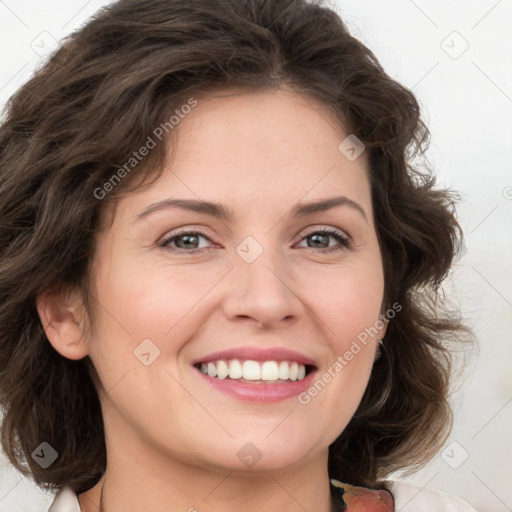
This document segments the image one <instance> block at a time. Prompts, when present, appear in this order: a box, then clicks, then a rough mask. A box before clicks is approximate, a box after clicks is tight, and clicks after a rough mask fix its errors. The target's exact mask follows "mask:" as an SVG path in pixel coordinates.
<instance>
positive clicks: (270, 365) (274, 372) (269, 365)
mask: <svg viewBox="0 0 512 512" xmlns="http://www.w3.org/2000/svg"><path fill="white" fill-rule="evenodd" d="M278 378H279V369H278V367H277V363H276V362H275V361H265V362H264V363H263V365H262V366H261V380H277V379H278Z"/></svg>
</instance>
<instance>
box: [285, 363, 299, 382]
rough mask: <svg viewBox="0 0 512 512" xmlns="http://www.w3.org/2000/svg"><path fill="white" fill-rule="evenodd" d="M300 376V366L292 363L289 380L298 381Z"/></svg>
mask: <svg viewBox="0 0 512 512" xmlns="http://www.w3.org/2000/svg"><path fill="white" fill-rule="evenodd" d="M298 374H299V365H298V364H297V363H292V364H291V366H290V373H289V374H288V378H289V379H290V380H297V376H298Z"/></svg>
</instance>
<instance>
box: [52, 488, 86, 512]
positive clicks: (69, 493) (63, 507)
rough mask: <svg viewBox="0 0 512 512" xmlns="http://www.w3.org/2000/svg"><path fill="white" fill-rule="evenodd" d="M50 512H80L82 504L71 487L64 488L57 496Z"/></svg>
mask: <svg viewBox="0 0 512 512" xmlns="http://www.w3.org/2000/svg"><path fill="white" fill-rule="evenodd" d="M48 512H80V504H79V502H78V497H77V495H76V493H75V492H74V491H73V490H72V489H71V488H70V487H63V488H62V489H61V491H60V492H59V493H58V494H56V495H55V498H54V500H53V503H52V505H51V506H50V508H49V509H48Z"/></svg>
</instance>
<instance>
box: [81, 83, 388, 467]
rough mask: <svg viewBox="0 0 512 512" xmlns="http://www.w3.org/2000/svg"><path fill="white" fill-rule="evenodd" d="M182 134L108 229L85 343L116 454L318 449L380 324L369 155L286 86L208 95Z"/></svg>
mask: <svg viewBox="0 0 512 512" xmlns="http://www.w3.org/2000/svg"><path fill="white" fill-rule="evenodd" d="M187 110H188V109H187ZM173 135H178V137H177V138H174V142H175V143H176V144H177V146H176V149H175V152H174V155H173V160H172V162H171V163H169V164H168V166H167V167H166V169H165V172H164V173H163V175H162V177H161V178H160V179H159V180H158V181H157V182H156V183H154V184H152V185H151V186H150V187H148V188H147V189H140V190H139V191H137V192H135V193H132V194H130V195H127V196H125V197H123V198H122V199H120V200H119V202H118V204H117V207H116V209H115V213H114V217H113V223H112V226H111V227H109V228H108V229H106V230H105V231H104V232H103V233H102V234H101V235H100V237H99V239H98V246H97V253H96V255H95V259H94V265H93V272H94V277H95V283H96V293H97V295H96V296H95V299H96V300H95V301H93V303H94V304H96V306H97V312H98V319H97V324H96V325H95V329H94V332H93V333H92V334H91V335H89V337H88V338H87V347H88V352H89V355H90V358H91V359H92V361H93V363H94V365H95V367H96V369H97V372H98V374H99V377H100V380H101V383H102V386H103V388H104V389H105V390H106V393H104V394H102V395H101V399H102V406H103V411H104V416H105V429H106V434H107V442H108V443H109V449H110V450H111V451H112V450H114V451H115V450H119V451H122V450H124V449H125V446H128V445H129V446H131V452H130V455H129V457H130V458H134V459H138V460H142V457H144V456H147V455H143V454H144V453H145V454H147V453H152V456H153V457H154V458H153V460H156V459H157V458H162V457H164V458H167V459H168V460H173V461H179V462H182V463H186V464H191V465H195V466H201V467H211V468H224V469H229V470H232V471H237V470H240V471H247V470H248V469H250V468H251V467H252V466H253V465H254V464H256V466H255V467H257V468H261V469H267V470H270V469H277V468H286V467H290V466H292V465H294V464H307V462H308V461H312V460H314V459H316V460H318V458H321V459H322V460H324V461H325V458H326V457H327V448H328V446H329V444H330V443H332V442H333V441H334V439H335V438H336V437H337V436H338V435H339V434H340V433H341V431H342V430H343V429H344V428H345V426H346V425H347V423H348V421H349V420H350V418H351V417H352V415H353V414H354V412H355V410H356V408H357V406H358V404H359V402H360V399H361V397H362V395H363V392H364V390H365V387H366V385H367V382H368V379H369V375H370V371H371V368H372V364H373V360H374V353H375V346H376V343H377V340H379V339H381V338H382V336H383V329H382V328H381V329H380V331H379V333H378V334H376V335H374V336H369V335H368V332H371V333H372V334H375V330H374V329H373V328H374V326H375V325H376V324H377V325H378V326H379V325H380V326H381V327H382V322H378V320H379V314H380V313H381V307H382V299H383V285H384V283H383V270H382V263H381V255H380V251H379V245H378V242H377V236H376V232H375V228H374V223H373V213H372V203H371V195H370V186H369V181H368V175H367V169H366V162H365V155H364V153H363V154H362V155H360V156H359V157H358V158H355V156H357V149H359V148H355V149H356V152H352V151H350V149H349V150H348V151H347V148H346V146H342V149H343V148H345V149H344V150H343V152H342V151H341V150H340V149H339V146H340V143H342V142H343V141H344V140H345V139H346V138H347V136H348V135H349V134H348V133H344V132H343V131H342V129H341V128H340V127H339V125H338V124H337V123H336V120H335V118H334V117H332V114H329V113H328V111H327V109H325V108H322V107H320V105H319V104H317V103H315V102H312V101H311V100H307V99H306V98H304V97H302V96H299V95H297V94H295V93H292V92H289V91H284V90H280V91H276V92H257V93H255V92H252V93H243V94H242V93H240V94H233V95H231V96H224V97H216V98H210V99H208V100H200V101H199V102H198V104H197V106H196V107H195V108H193V109H191V112H190V113H189V114H188V115H186V116H183V118H182V119H180V122H179V125H178V126H176V127H175V128H174V131H173ZM347 144H348V145H350V141H347V142H346V143H345V145H347ZM354 158H355V159H354ZM132 172H135V171H132ZM328 200H329V201H332V202H331V204H330V205H329V204H327V203H325V202H326V201H328ZM213 204H215V205H216V206H212V205H213ZM314 204H318V205H317V206H312V205H314ZM322 231H323V232H322ZM370 328H372V330H371V331H369V329H370ZM365 329H366V331H365ZM358 336H359V339H358ZM363 339H364V340H365V342H362V341H361V340H363ZM208 363H209V364H208ZM205 371H206V372H209V374H205V373H203V372H205ZM304 371H306V375H305V376H304V375H303V373H304ZM228 372H229V373H228ZM216 374H217V375H216ZM240 374H242V379H240ZM215 375H216V376H215ZM227 375H228V376H227ZM221 377H222V378H221ZM231 377H232V378H231ZM266 379H270V380H266ZM291 379H300V380H291ZM315 383H316V384H315ZM109 434H110V435H109Z"/></svg>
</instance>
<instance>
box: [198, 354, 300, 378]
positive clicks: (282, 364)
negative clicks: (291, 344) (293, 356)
mask: <svg viewBox="0 0 512 512" xmlns="http://www.w3.org/2000/svg"><path fill="white" fill-rule="evenodd" d="M201 372H202V373H204V374H205V375H209V376H210V377H214V378H218V379H226V378H228V377H229V378H230V379H232V380H236V379H242V378H243V379H244V380H252V381H277V380H280V381H284V380H291V381H295V380H302V379H304V378H305V377H306V367H305V366H304V365H303V364H300V363H297V362H296V361H264V362H258V361H253V360H250V359H249V360H247V361H243V363H241V362H240V361H239V360H238V359H232V360H231V361H210V362H209V363H201Z"/></svg>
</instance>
